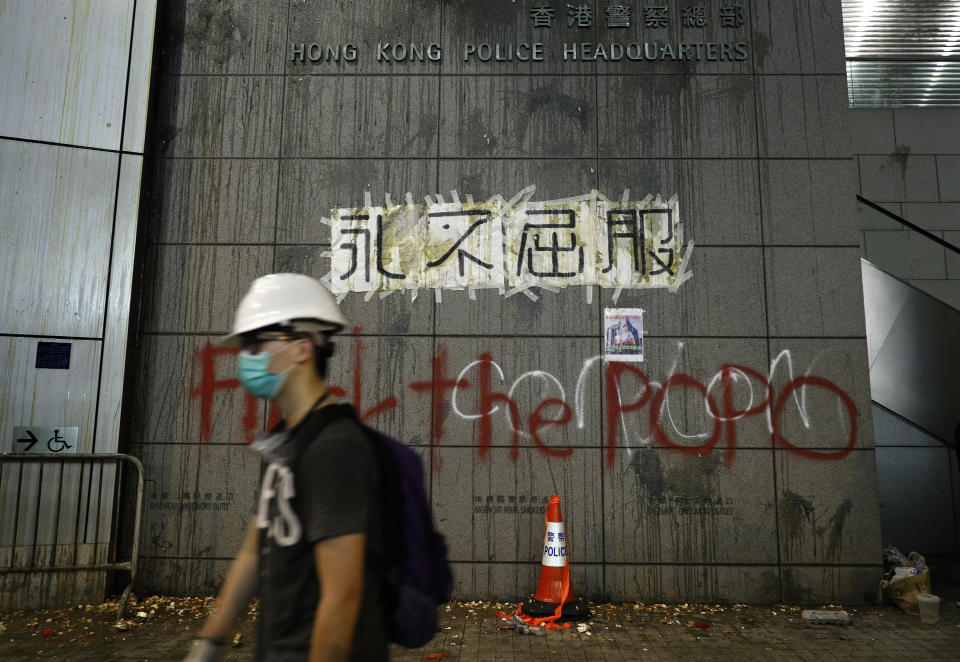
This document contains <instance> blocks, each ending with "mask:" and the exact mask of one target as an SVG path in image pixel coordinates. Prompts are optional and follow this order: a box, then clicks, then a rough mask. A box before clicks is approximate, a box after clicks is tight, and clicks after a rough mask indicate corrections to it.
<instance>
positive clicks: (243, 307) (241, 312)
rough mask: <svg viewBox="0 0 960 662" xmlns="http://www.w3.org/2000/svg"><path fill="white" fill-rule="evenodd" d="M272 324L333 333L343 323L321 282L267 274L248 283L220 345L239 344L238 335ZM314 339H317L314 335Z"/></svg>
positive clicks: (328, 292)
mask: <svg viewBox="0 0 960 662" xmlns="http://www.w3.org/2000/svg"><path fill="white" fill-rule="evenodd" d="M274 324H281V325H284V326H291V327H293V328H295V329H297V330H298V331H307V332H310V333H311V335H314V333H313V332H321V333H324V334H329V333H336V332H338V331H340V330H342V329H343V328H344V327H345V326H346V325H347V320H346V319H345V318H344V317H343V313H341V312H340V307H339V306H338V305H337V300H336V299H334V297H333V295H332V294H330V291H329V290H328V289H327V288H325V287H324V286H323V285H321V284H320V283H318V282H317V281H315V280H314V279H313V278H310V277H309V276H304V275H302V274H270V275H269V276H262V277H260V278H258V279H256V280H255V281H253V284H252V285H250V290H249V291H248V292H247V294H246V296H245V297H243V300H242V301H241V302H240V305H239V306H238V307H237V316H236V319H235V320H234V322H233V331H232V332H231V333H230V334H229V335H226V336H224V337H222V338H221V339H220V343H219V344H220V345H222V346H224V347H239V346H240V336H241V335H242V334H244V333H250V332H251V331H256V330H257V329H262V328H264V327H267V326H273V325H274ZM314 341H315V342H319V341H320V339H319V338H317V337H316V336H315V335H314Z"/></svg>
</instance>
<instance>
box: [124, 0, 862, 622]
mask: <svg viewBox="0 0 960 662" xmlns="http://www.w3.org/2000/svg"><path fill="white" fill-rule="evenodd" d="M535 4H537V5H538V4H541V3H531V2H523V1H521V2H507V1H505V0H496V1H495V2H485V3H474V2H435V1H433V0H420V1H412V2H405V3H397V2H386V1H378V2H367V3H362V4H361V3H354V2H346V1H335V2H322V3H321V2H315V1H313V0H306V1H304V0H293V1H290V2H282V1H279V0H275V1H272V2H262V3H257V4H256V5H251V4H250V3H246V2H241V1H240V0H225V1H224V2H220V3H217V4H215V5H214V4H211V3H207V2H200V1H195V2H194V1H180V2H170V3H164V6H163V7H162V8H161V19H160V20H161V21H162V24H163V30H162V31H161V34H163V35H164V38H163V39H164V40H163V42H162V43H161V44H160V47H159V48H160V50H159V67H160V69H159V71H160V81H159V86H158V88H159V94H158V96H157V98H156V108H157V114H156V125H155V126H154V127H153V128H152V131H151V151H150V157H149V158H148V160H147V161H148V162H147V169H146V173H147V174H146V185H145V186H146V189H147V190H148V191H149V197H148V199H147V201H146V204H145V206H144V210H143V223H142V226H143V228H144V232H145V233H146V242H147V247H146V249H145V251H144V253H143V256H142V257H143V260H142V263H141V269H142V276H143V277H142V280H141V282H142V283H143V284H144V287H143V291H142V298H143V305H142V316H141V319H140V320H139V324H140V330H139V335H138V338H137V343H138V346H137V357H136V363H135V368H134V370H135V372H134V374H133V379H134V383H135V387H134V389H135V390H134V392H133V393H132V399H131V403H132V404H131V409H130V419H129V420H130V422H131V425H130V427H129V434H128V438H129V439H130V446H129V450H130V452H132V453H134V454H136V455H138V456H139V457H141V458H142V459H143V461H144V464H145V465H146V467H147V472H148V476H147V477H148V489H147V511H146V520H145V530H144V536H143V544H144V547H143V548H142V549H143V552H144V554H145V555H147V557H148V558H147V559H146V561H145V565H144V567H143V579H144V582H145V586H144V589H145V590H147V591H162V592H180V593H198V592H212V591H214V590H215V589H216V587H217V585H218V583H219V582H220V581H221V579H222V578H223V576H224V573H225V571H226V568H227V565H228V563H229V561H230V559H231V558H232V557H233V555H234V553H235V551H236V549H237V547H238V546H239V544H240V540H241V536H242V530H243V528H244V527H245V525H246V523H247V522H248V520H249V517H250V516H251V514H252V511H253V504H254V495H255V491H256V488H257V481H258V477H259V466H258V461H257V458H255V457H253V456H252V454H251V453H250V452H249V451H247V450H246V448H245V441H246V440H247V439H249V436H250V435H251V434H252V432H253V431H254V429H256V428H259V427H261V426H262V425H263V424H264V422H265V418H266V416H267V412H266V411H265V409H264V408H263V406H262V405H260V404H258V403H256V402H252V401H250V400H249V399H248V398H246V397H245V396H244V394H243V392H242V391H241V390H240V389H239V388H238V387H237V385H236V382H235V381H231V379H232V377H233V361H232V357H231V356H230V355H228V354H224V353H221V352H217V351H216V350H214V349H212V348H211V347H210V345H209V342H210V341H211V340H212V339H213V338H214V337H215V336H217V335H219V334H222V333H224V332H226V331H227V329H228V328H229V324H230V320H231V315H232V311H233V309H234V307H235V305H236V303H237V301H238V300H239V298H240V296H241V295H242V294H243V292H244V291H245V289H246V287H247V286H248V284H249V283H250V281H251V280H252V279H254V278H255V277H257V276H259V275H261V274H264V273H268V272H272V271H299V272H303V273H307V274H311V275H314V276H316V277H320V276H323V275H324V274H325V273H327V271H328V270H329V264H328V263H329V260H328V259H327V258H325V257H324V256H323V255H324V252H325V251H327V250H329V243H328V242H329V235H328V232H327V228H326V226H325V225H324V224H323V223H321V218H322V217H324V216H329V214H330V210H331V209H332V208H335V207H347V206H355V205H360V204H362V203H363V198H364V194H365V193H367V192H369V193H370V194H371V195H372V197H373V199H374V200H379V199H382V196H383V194H384V193H385V192H389V193H390V194H391V196H392V197H393V199H394V200H402V199H403V196H404V194H405V193H407V192H410V193H412V195H413V197H414V199H417V200H420V199H422V197H423V196H424V195H426V194H436V193H442V194H443V195H445V196H446V195H447V192H448V191H450V190H451V189H455V190H457V191H458V192H459V194H460V195H461V196H463V195H465V194H467V193H470V194H472V195H473V196H474V198H476V199H484V198H486V197H488V196H490V195H493V194H502V195H504V196H506V197H508V198H509V197H510V196H512V195H513V194H514V193H516V192H517V191H519V190H520V189H522V188H523V187H525V186H527V185H529V184H535V185H536V186H537V193H536V195H535V199H537V200H548V199H551V198H552V197H559V196H567V195H574V194H579V193H587V192H589V191H590V189H592V188H597V189H599V190H601V191H603V192H605V193H606V194H608V195H611V196H618V195H619V194H620V192H621V191H622V190H623V189H624V188H630V189H631V190H632V191H633V192H634V194H635V198H637V199H639V198H640V197H642V196H643V195H646V194H647V193H658V192H661V193H664V194H666V195H670V194H673V193H676V194H677V195H678V196H679V200H680V210H681V212H680V213H681V216H682V218H683V221H684V223H685V236H686V237H688V238H690V239H693V240H694V242H695V244H696V247H695V249H694V253H693V262H692V271H693V273H694V277H693V279H692V280H691V281H689V282H687V283H686V284H684V285H683V286H682V287H681V288H680V290H679V291H678V292H676V293H671V292H669V291H666V290H635V291H625V292H624V293H623V294H622V296H620V298H619V303H618V304H614V303H613V292H612V291H599V292H597V291H595V292H593V293H592V298H588V296H587V293H586V292H585V291H584V288H575V287H573V288H566V289H564V290H561V291H560V292H559V293H552V292H546V291H544V292H540V293H539V294H540V295H541V296H540V297H539V299H538V300H537V301H531V300H530V299H528V298H526V297H524V296H522V295H518V296H514V297H511V298H504V297H502V296H500V295H499V294H497V293H496V292H495V291H485V292H478V293H477V296H476V299H475V300H472V299H471V298H470V297H468V295H467V294H466V293H463V292H444V293H443V297H442V302H437V301H435V299H434V298H433V297H430V296H420V297H418V298H417V299H416V300H415V301H411V299H410V297H408V296H405V297H400V296H399V295H394V296H391V297H389V298H386V299H383V300H382V301H381V300H379V299H378V298H376V297H375V298H373V299H371V300H370V301H364V300H363V297H362V296H361V295H357V294H352V295H348V296H347V298H346V299H345V300H344V302H343V307H344V311H345V313H346V315H347V317H348V319H350V321H351V323H352V324H353V325H354V326H355V327H356V328H355V329H354V330H353V332H352V333H350V334H347V336H346V337H345V338H343V340H342V342H341V344H340V348H341V351H340V354H339V360H338V361H337V362H335V366H334V368H333V371H332V375H331V381H332V382H333V383H334V384H335V385H337V386H339V387H341V388H343V389H344V391H345V392H346V394H347V395H346V399H347V400H353V401H354V402H357V403H358V404H359V406H360V409H361V411H363V412H368V411H370V410H374V411H373V414H371V416H370V418H369V422H371V423H372V424H375V425H377V426H379V427H381V428H382V429H384V430H386V431H387V432H390V433H392V434H395V435H397V436H399V437H401V438H403V439H404V440H405V441H407V442H408V443H410V444H411V445H413V446H415V447H417V448H418V449H420V450H421V452H422V454H423V457H424V459H425V462H426V464H427V465H428V466H429V469H430V471H429V477H430V478H429V480H430V489H431V494H432V500H433V508H434V514H435V516H436V519H437V521H438V523H439V526H440V528H441V529H442V531H443V532H444V533H445V534H446V535H447V539H448V541H449V543H450V551H451V559H452V561H453V564H454V569H455V574H456V595H457V597H460V598H468V597H485V598H510V599H517V598H520V597H523V596H524V595H525V594H527V593H528V592H530V591H532V590H533V588H534V587H535V583H536V578H537V574H538V571H539V550H540V545H541V541H542V535H543V516H542V514H541V513H540V511H539V509H540V508H541V507H542V505H543V502H544V500H545V499H546V498H547V497H549V495H550V494H552V493H557V494H559V495H560V497H561V499H562V500H563V507H564V514H565V518H566V523H567V527H568V532H569V538H570V541H571V543H570V544H571V555H572V559H573V562H574V573H573V576H574V588H575V590H576V591H578V592H579V593H581V594H583V595H585V596H587V597H590V598H594V599H601V598H602V599H607V600H621V599H640V600H646V601H659V600H664V601H671V600H676V601H694V600H696V601H699V600H704V601H725V602H729V601H740V602H747V601H749V602H775V601H781V600H782V601H791V602H793V601H801V602H816V603H823V602H828V601H830V602H832V601H852V602H858V601H862V600H869V599H873V597H874V590H875V587H876V581H877V576H878V571H879V567H878V565H879V559H880V534H879V520H878V506H877V484H876V475H877V474H876V461H875V455H874V448H873V430H872V424H871V416H870V397H869V382H868V374H867V364H866V344H865V338H864V320H863V314H862V310H863V307H862V292H861V288H860V276H859V273H860V269H859V260H858V258H859V242H858V235H857V230H856V225H855V223H854V222H853V218H854V206H853V199H852V197H851V195H850V191H851V190H852V188H853V183H852V182H853V175H854V168H853V167H852V164H851V161H850V148H849V133H848V125H847V108H846V104H847V100H846V86H845V78H844V62H843V48H842V34H841V21H840V2H839V0H827V1H825V2H814V3H810V2H809V1H808V0H792V2H787V3H784V2H782V1H777V2H756V3H750V6H749V7H748V8H747V12H746V19H747V22H746V24H745V25H743V26H741V27H739V28H736V29H727V28H721V27H720V26H719V19H718V16H719V10H720V5H721V4H722V3H720V2H718V1H712V2H708V3H703V4H707V5H709V11H710V16H711V20H710V22H709V24H708V26H707V27H705V28H681V27H679V23H680V16H679V8H673V9H672V10H671V11H672V12H673V13H674V14H673V15H671V18H670V20H671V26H670V27H669V28H667V29H648V28H645V27H644V26H643V22H642V20H640V19H639V16H640V15H639V13H638V12H639V8H638V7H635V15H634V23H633V26H632V27H631V28H629V29H620V31H617V30H616V29H608V28H607V27H606V25H605V23H604V21H603V16H604V14H603V12H604V6H601V5H595V6H594V13H595V15H596V16H597V17H599V19H600V20H599V21H598V23H597V25H595V26H594V27H592V28H583V29H578V28H576V27H568V26H567V22H566V16H565V13H566V5H563V4H561V3H557V2H555V3H552V4H553V5H554V7H555V9H556V11H557V14H558V18H557V20H556V23H555V25H554V26H553V27H552V28H550V29H545V28H541V29H536V28H534V27H533V26H532V22H531V19H530V15H529V9H530V8H531V7H532V6H534V5H535ZM627 4H630V3H627ZM785 4H786V7H787V8H786V9H785V8H784V6H785ZM668 39H669V40H671V41H673V42H679V41H742V42H744V43H745V44H746V47H747V49H748V51H749V57H748V59H746V60H745V61H740V62H705V61H700V62H686V63H676V62H669V61H667V62H609V63H604V62H599V63H595V62H563V61H562V60H561V53H562V43H563V42H581V41H591V42H598V41H604V42H609V41H619V42H622V43H629V42H634V41H639V42H644V41H654V40H659V41H660V42H661V43H662V42H664V41H665V40H668ZM381 40H382V41H388V42H391V43H392V42H395V41H403V42H409V41H411V40H412V41H414V42H418V43H419V42H425V43H430V42H437V43H439V44H441V45H442V47H443V49H444V50H443V56H442V60H441V61H440V62H430V61H425V62H405V63H385V62H377V61H376V57H375V49H376V44H377V42H378V41H381ZM537 40H540V41H542V42H543V43H544V44H545V51H546V54H545V57H544V61H543V62H535V63H534V62H528V63H520V62H516V61H514V62H510V63H495V62H488V63H476V62H468V63H464V62H463V61H462V57H461V53H462V50H461V49H462V48H463V44H464V43H466V42H500V43H503V44H506V43H517V42H532V41H537ZM292 42H307V43H310V42H319V43H331V44H336V43H345V42H351V43H354V44H356V45H357V46H358V49H359V51H360V56H359V58H358V60H357V61H356V62H353V63H348V62H340V63H323V64H320V63H317V64H309V63H291V62H289V61H288V58H289V53H290V49H291V43H292ZM615 305H619V306H624V307H626V306H636V307H642V308H644V309H645V310H646V317H645V319H646V327H647V328H646V332H647V341H646V354H647V360H646V362H645V363H643V364H640V366H639V367H640V368H642V373H643V375H642V376H641V375H637V374H634V373H632V372H629V371H628V372H617V371H616V368H612V367H610V366H607V365H604V364H603V362H602V361H600V360H597V359H595V358H594V357H596V356H597V355H598V354H600V353H601V351H602V342H601V332H602V329H601V325H602V317H603V309H604V307H608V306H615ZM485 354H486V355H489V358H481V357H482V356H483V355H485ZM474 362H478V363H474ZM491 362H495V363H496V365H495V366H494V365H492V363H491ZM471 363H474V365H472V366H471V365H470V364H471ZM734 364H735V365H738V366H742V368H738V369H736V370H734V369H732V368H731V369H727V370H726V371H724V368H723V366H725V365H734ZM467 367H469V370H467V371H466V373H465V374H464V378H466V379H467V380H469V381H470V383H471V384H472V386H470V387H464V388H461V389H459V390H458V393H457V403H456V408H454V407H452V406H451V398H452V393H451V390H450V389H449V388H448V389H443V388H441V387H442V381H443V379H444V378H446V379H452V378H454V377H456V376H457V375H458V374H459V373H461V371H463V370H464V368H467ZM484 369H485V370H487V371H489V373H490V374H491V379H492V384H491V388H492V390H494V391H499V392H502V393H512V399H513V401H514V402H515V403H516V405H517V408H518V411H519V413H520V418H521V421H522V423H523V427H524V430H523V431H524V432H525V433H526V432H529V423H528V419H529V416H530V415H531V414H532V412H533V411H534V409H535V408H536V406H537V405H538V403H540V402H541V401H543V400H544V399H546V398H558V397H560V398H563V399H564V400H565V402H566V403H568V405H569V406H570V407H571V408H572V409H578V410H579V411H578V412H575V413H580V414H581V417H582V427H580V426H578V425H577V417H576V416H574V417H573V420H572V421H571V422H569V423H567V424H565V425H556V426H551V427H547V428H544V429H542V430H541V431H540V437H541V441H542V445H537V444H536V443H534V441H533V440H532V438H531V437H529V436H523V435H521V437H520V443H519V444H518V447H517V448H515V449H514V448H512V437H513V435H512V434H511V431H510V429H509V427H508V422H507V419H506V418H505V417H504V413H505V412H506V409H507V408H506V407H505V406H504V407H501V408H500V409H499V410H498V411H497V412H492V413H490V412H489V410H487V412H484V411H481V410H480V409H479V404H478V399H479V396H478V389H479V381H480V380H479V377H480V374H481V371H482V370H484ZM498 369H499V370H498ZM747 369H749V370H747ZM500 371H502V377H501V375H500ZM531 371H541V373H540V374H541V377H539V378H533V377H532V376H531ZM544 374H549V375H550V376H552V377H554V378H555V379H550V378H549V377H543V375H544ZM680 375H688V376H689V377H690V378H692V380H693V381H691V380H688V379H686V378H684V377H681V376H680ZM724 375H726V379H724ZM748 375H749V377H748ZM643 377H646V378H647V379H648V380H649V381H650V382H651V386H650V388H649V391H648V394H649V395H648V396H647V397H646V399H645V402H644V403H643V405H642V406H639V405H638V406H636V407H631V406H630V405H632V404H633V403H635V402H637V401H638V400H639V399H641V398H642V393H643V392H644V386H643V383H642V379H643ZM797 379H799V380H800V381H796V380H797ZM765 382H769V383H770V385H771V386H770V388H769V389H768V388H767V386H766V385H765ZM558 384H559V385H560V386H562V392H561V389H560V388H559V387H558ZM698 384H699V385H703V388H704V389H706V385H708V384H709V385H710V386H711V390H710V393H711V395H712V396H713V397H714V399H715V401H717V402H719V403H720V406H727V407H728V409H727V411H747V410H749V411H750V412H751V413H750V414H748V415H743V416H738V415H737V414H735V413H733V414H730V415H728V416H727V417H726V418H729V419H735V420H730V421H722V420H718V416H717V414H715V413H711V411H710V409H709V408H708V407H706V406H705V404H704V396H703V393H702V392H701V391H700V390H698V389H699V388H700V386H698ZM724 384H725V385H726V386H724ZM691 385H692V386H691ZM418 387H419V390H418ZM431 387H434V390H435V391H437V392H438V393H439V395H438V397H437V399H436V402H434V401H433V399H432V398H431V391H430V390H429V389H430V388H431ZM578 387H579V388H578ZM423 388H426V389H427V390H422V389H423ZM725 388H726V389H728V390H726V391H725V390H724V389H725ZM771 390H772V392H773V396H774V398H773V399H774V401H776V400H779V401H780V403H781V406H780V407H778V408H774V407H772V406H771V404H770V401H769V400H768V397H769V395H770V391H771ZM577 393H579V394H580V397H579V399H578V397H577V395H576V394H577ZM655 393H661V394H662V395H660V396H659V397H655V395H654V394H655ZM784 393H785V394H786V395H782V394H784ZM724 394H726V396H725V395H724ZM391 398H395V401H394V400H391ZM501 404H502V403H501ZM620 408H623V409H626V410H627V411H625V412H620V411H619V409H620ZM773 409H776V411H775V412H772V411H771V410H773ZM484 413H487V414H488V416H489V422H490V430H491V432H490V437H489V443H488V442H487V441H485V438H484V434H485V433H484V431H483V425H484V416H482V415H481V416H478V414H484ZM721 417H722V415H721ZM773 428H776V429H777V431H778V432H779V433H780V434H779V435H778V436H777V440H776V441H775V435H774V434H773V433H772V429H773ZM657 429H659V430H661V431H662V435H659V436H657V435H655V434H654V431H655V430H657ZM714 442H715V445H713V446H712V447H711V446H710V444H713V443H714ZM698 446H703V447H702V448H700V450H699V452H698V451H697V450H696V449H695V448H696V447H698ZM531 506H532V507H531Z"/></svg>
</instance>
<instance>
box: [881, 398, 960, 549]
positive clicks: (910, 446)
mask: <svg viewBox="0 0 960 662" xmlns="http://www.w3.org/2000/svg"><path fill="white" fill-rule="evenodd" d="M873 424H874V429H875V430H876V437H877V473H878V475H879V488H880V521H881V525H882V530H883V544H884V546H887V545H893V546H894V547H897V548H899V549H900V550H901V551H902V552H904V553H907V552H909V551H912V550H917V551H918V552H920V553H921V554H925V555H934V554H941V555H946V554H955V553H956V552H957V549H958V533H960V532H958V527H957V524H958V522H960V471H958V465H957V452H956V450H955V449H952V448H948V447H947V446H944V444H943V443H942V442H941V441H940V440H939V439H936V438H934V437H931V436H930V435H928V434H925V433H924V432H922V431H920V430H918V429H917V428H916V427H914V426H912V425H910V424H909V423H907V422H906V421H904V420H903V419H901V418H900V417H898V416H897V415H896V414H893V413H891V412H889V411H887V410H886V409H884V408H882V407H879V406H877V405H874V408H873Z"/></svg>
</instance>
